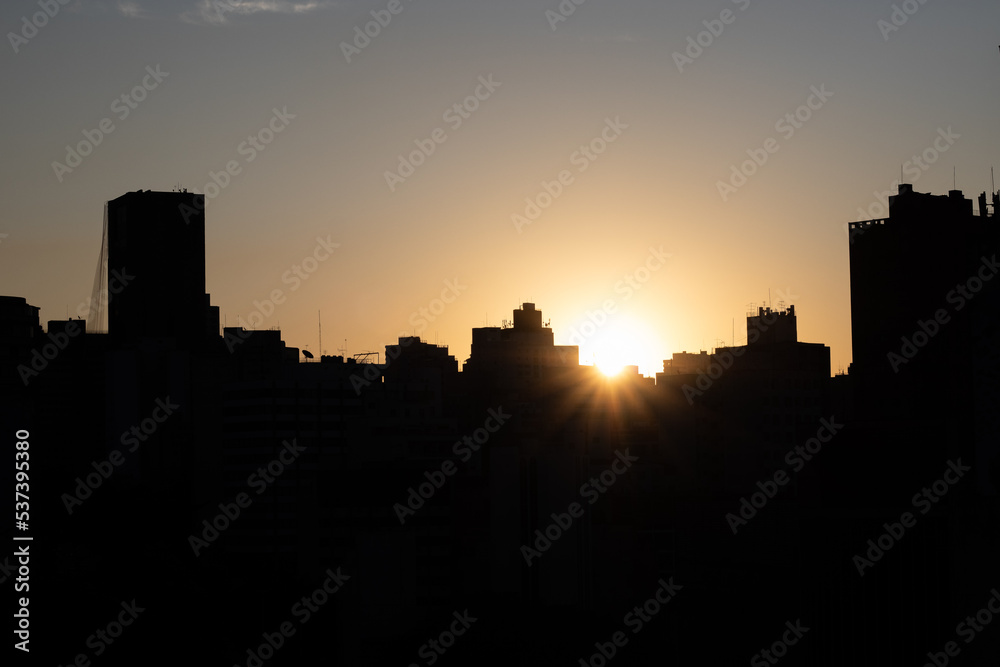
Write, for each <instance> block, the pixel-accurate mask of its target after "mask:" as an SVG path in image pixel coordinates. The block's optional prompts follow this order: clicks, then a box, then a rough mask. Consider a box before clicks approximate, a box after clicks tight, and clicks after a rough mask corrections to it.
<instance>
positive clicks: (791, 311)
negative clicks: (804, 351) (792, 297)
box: [747, 305, 799, 345]
mask: <svg viewBox="0 0 1000 667" xmlns="http://www.w3.org/2000/svg"><path fill="white" fill-rule="evenodd" d="M751 331H756V332H757V335H756V336H753V335H751V334H750V332H751ZM798 340H799V335H798V325H797V324H796V319H795V306H794V305H790V306H789V307H788V309H787V310H771V308H770V307H767V308H765V307H759V308H757V314H756V315H747V341H748V343H749V344H750V345H768V344H771V343H796V342H798Z"/></svg>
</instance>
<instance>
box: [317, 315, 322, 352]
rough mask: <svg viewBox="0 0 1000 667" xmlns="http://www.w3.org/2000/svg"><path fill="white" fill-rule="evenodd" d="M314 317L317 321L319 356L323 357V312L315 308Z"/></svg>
mask: <svg viewBox="0 0 1000 667" xmlns="http://www.w3.org/2000/svg"><path fill="white" fill-rule="evenodd" d="M316 318H317V320H318V322H319V358H320V359H321V360H322V359H323V312H322V311H319V310H317V311H316Z"/></svg>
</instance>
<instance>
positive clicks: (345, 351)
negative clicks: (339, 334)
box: [337, 338, 347, 359]
mask: <svg viewBox="0 0 1000 667" xmlns="http://www.w3.org/2000/svg"><path fill="white" fill-rule="evenodd" d="M337 352H343V353H344V355H343V356H344V358H345V359H346V358H347V339H346V338H345V339H344V347H341V348H338V349H337Z"/></svg>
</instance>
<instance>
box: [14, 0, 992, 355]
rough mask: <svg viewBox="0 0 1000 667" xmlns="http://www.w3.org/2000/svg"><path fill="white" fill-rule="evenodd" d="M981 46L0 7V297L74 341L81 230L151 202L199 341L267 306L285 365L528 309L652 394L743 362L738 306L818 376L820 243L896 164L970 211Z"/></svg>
mask: <svg viewBox="0 0 1000 667" xmlns="http://www.w3.org/2000/svg"><path fill="white" fill-rule="evenodd" d="M577 1H578V2H579V0H577ZM50 5H51V6H50ZM904 5H905V7H904ZM46 6H48V7H49V12H50V14H53V15H52V16H48V15H45V14H44V12H43V7H46ZM560 7H562V10H560ZM53 8H54V9H53ZM570 8H572V9H573V11H572V14H569V9H570ZM907 10H909V12H910V13H907ZM560 11H562V13H560ZM25 17H26V18H25ZM33 17H34V18H33ZM42 19H44V20H42ZM563 19H565V20H563ZM379 20H381V21H382V23H383V24H384V25H380V24H379V23H377V21H379ZM33 21H34V25H33V24H32V22H33ZM880 22H881V23H880ZM36 25H41V27H36ZM998 25H1000V4H998V3H997V2H996V0H964V1H963V0H956V1H952V2H948V3H945V2H941V1H937V2H935V1H927V2H925V3H923V4H920V3H919V2H917V1H916V0H910V1H909V2H907V3H897V4H896V5H894V4H893V3H892V2H889V1H888V0H880V1H875V2H871V1H868V2H861V1H859V0H848V1H844V2H829V1H825V2H820V1H818V0H806V1H802V0H799V1H796V2H792V1H791V0H769V1H766V2H765V1H764V0H736V1H733V0H715V1H714V2H694V1H684V2H672V3H665V2H654V1H652V0H624V1H618V2H608V1H602V0H586V1H585V2H583V3H582V4H580V5H579V6H577V5H575V4H573V3H572V2H571V1H570V0H564V1H563V3H562V5H560V3H559V2H558V0H545V1H542V2H524V1H523V0H505V1H503V2H497V1H493V2H486V1H484V0H462V1H460V2H459V1H458V0H371V1H366V2H356V1H354V0H342V1H339V2H323V1H312V2H309V1H303V2H286V1H283V0H253V1H247V2H238V1H237V0H218V1H214V0H213V1H204V0H203V1H200V2H195V1H186V0H181V1H170V2H166V1H163V2H152V1H148V0H146V1H143V0H135V1H129V2H113V1H97V0H75V1H71V2H69V3H67V4H66V5H62V4H59V2H58V0H42V1H41V2H39V1H38V0H34V1H31V2H29V1H26V0H10V1H8V2H4V3H3V5H2V9H0V27H2V28H3V32H4V34H5V40H4V41H5V44H4V45H3V47H0V49H2V50H3V54H2V56H0V88H2V90H3V91H4V97H3V99H4V102H3V110H4V111H3V120H4V122H3V125H2V129H0V133H2V136H3V159H2V161H0V192H2V199H3V202H4V211H3V215H2V217H0V294H4V295H12V296H22V297H25V298H26V299H27V300H28V302H29V303H31V304H33V305H35V306H39V307H41V309H42V310H41V317H42V320H43V323H44V322H45V321H48V320H50V319H63V318H65V317H66V314H67V312H68V313H69V314H70V315H71V316H75V315H76V314H77V313H78V308H79V307H80V304H81V303H85V302H86V300H87V299H88V298H89V296H90V294H91V288H92V286H93V280H94V272H95V268H96V263H97V257H98V252H99V249H100V243H101V227H102V216H103V210H104V203H105V202H106V201H108V200H110V199H114V198H116V197H118V196H120V195H122V194H124V193H126V192H129V191H135V190H138V189H143V190H148V189H152V190H171V189H173V188H175V187H176V186H180V187H182V188H187V189H188V190H190V191H194V192H199V193H206V194H207V195H209V197H210V199H209V202H208V210H207V225H206V227H207V233H206V236H207V244H206V245H207V266H208V270H207V288H208V291H209V292H210V293H211V295H212V302H213V304H215V305H218V306H220V307H221V310H222V313H223V317H224V318H225V320H226V322H227V323H228V324H229V325H230V326H233V325H235V324H236V323H237V321H238V318H243V320H244V321H245V320H246V318H247V317H248V316H249V315H250V313H251V312H252V311H254V310H255V306H254V301H255V300H256V301H258V302H262V301H264V300H265V299H268V298H270V295H271V294H272V292H274V291H275V290H281V294H282V299H281V303H280V304H279V305H277V306H276V307H275V308H274V311H273V313H272V314H271V315H270V317H267V318H266V319H265V321H264V324H263V325H262V328H269V327H280V328H281V330H282V332H283V338H284V340H285V341H286V342H287V343H288V344H289V345H291V346H296V347H300V348H307V349H309V350H311V351H313V352H314V353H315V352H316V351H317V350H318V340H317V312H318V311H322V322H323V348H324V351H325V352H326V353H328V354H339V352H338V349H339V348H342V347H344V345H345V339H346V349H347V350H348V353H349V354H352V355H353V354H355V353H358V352H364V351H369V350H371V351H380V352H381V351H384V346H385V345H386V344H390V343H393V342H395V340H396V338H397V337H398V336H400V335H409V334H411V333H416V334H418V335H420V336H422V337H423V338H424V339H425V340H429V341H430V342H438V343H440V344H447V345H449V347H450V349H451V353H452V354H454V355H455V356H456V357H457V358H458V359H459V362H460V363H461V362H464V361H465V360H466V359H467V358H468V355H469V347H470V343H471V329H472V328H473V327H479V326H483V325H484V324H486V323H489V324H491V325H499V324H500V323H501V321H502V320H504V319H509V318H510V317H511V312H512V310H513V309H514V308H516V307H517V306H518V304H519V303H521V302H524V301H531V302H534V303H535V304H537V307H538V308H540V309H541V310H542V312H543V318H544V319H545V320H551V326H552V328H553V330H554V332H555V338H556V342H557V343H558V344H570V343H573V344H576V343H580V344H581V354H580V357H581V361H584V362H588V363H589V362H591V361H593V360H594V359H595V355H596V358H597V360H598V361H601V360H602V359H603V360H604V361H607V360H608V359H612V360H618V361H623V362H624V361H628V362H630V363H635V364H638V365H639V366H640V370H641V371H642V372H643V373H646V374H652V373H655V372H657V371H659V370H662V362H663V359H665V358H669V357H670V355H671V354H672V353H673V352H679V351H681V350H686V351H689V352H694V351H697V350H699V349H711V348H713V347H715V346H716V345H720V344H723V342H724V344H729V343H731V342H732V338H733V321H734V319H735V339H736V343H737V344H739V343H740V342H741V340H745V336H746V331H745V319H744V318H745V316H746V311H747V307H748V305H749V304H764V303H765V302H766V301H767V299H768V293H769V290H770V295H771V301H772V303H773V304H774V306H775V307H777V305H778V303H779V301H784V302H785V304H788V303H794V304H795V306H796V311H797V312H798V325H799V339H800V340H803V341H806V342H822V343H825V344H827V345H829V346H830V348H831V351H832V352H831V357H832V366H833V368H832V370H833V371H834V372H836V371H837V370H838V369H839V368H844V369H846V368H847V365H848V364H849V363H850V361H851V328H850V324H851V323H850V299H849V295H850V284H849V273H848V270H849V264H848V236H847V233H846V230H845V224H846V223H847V222H849V221H854V220H859V219H867V218H870V217H879V216H882V215H884V214H885V209H884V208H883V207H882V204H881V203H880V201H879V197H880V196H881V195H880V193H882V192H883V191H887V190H889V189H890V188H893V187H894V186H895V183H896V181H897V180H898V179H899V177H900V170H901V167H902V168H903V171H904V177H905V180H906V181H907V182H911V183H913V184H914V187H915V189H916V190H917V191H920V192H932V193H935V194H945V193H946V192H947V191H948V190H950V189H951V188H952V184H953V174H954V173H955V172H957V186H958V188H959V189H961V190H963V191H964V192H965V195H966V196H967V197H970V198H974V197H975V196H976V195H977V194H978V193H979V192H981V191H984V190H989V189H990V187H991V184H990V167H991V166H992V165H994V164H997V166H1000V132H998V131H997V119H998V110H1000V52H998V48H997V45H998V44H1000V31H998V30H997V26H998ZM366 27H367V28H368V31H369V33H370V34H375V36H374V37H370V36H364V37H361V36H360V35H363V34H364V31H365V28H366ZM376 28H377V29H376ZM699 33H700V34H699ZM713 33H715V34H713ZM689 38H690V39H689ZM699 41H700V42H701V44H700V45H699ZM477 95H478V97H477ZM123 96H125V97H124V99H123ZM456 105H458V106H457V108H456ZM803 105H805V106H803ZM809 105H811V107H812V108H810V106H809ZM800 107H801V108H800ZM796 113H798V114H799V115H798V118H796V116H795V114H796ZM786 114H791V117H790V118H786ZM803 119H804V120H803ZM102 127H103V128H104V129H103V130H102V129H101V128H102ZM107 130H110V131H107ZM91 144H94V145H93V146H92V149H91ZM81 145H82V148H79V149H78V147H81ZM68 146H69V147H70V149H72V150H73V151H74V152H79V153H81V154H82V153H88V154H87V155H85V156H83V155H81V157H80V158H79V159H78V160H77V158H75V157H74V156H73V155H69V156H68V155H67V153H68V149H67V147H68ZM421 147H423V148H421ZM415 152H416V153H415ZM428 153H429V155H428ZM401 156H402V158H401ZM754 156H755V157H756V158H757V161H758V163H761V164H759V165H758V164H757V163H753V162H749V163H747V165H746V166H745V167H743V169H744V171H745V172H746V173H749V174H750V175H749V176H747V177H745V178H744V177H743V174H740V176H739V178H737V177H734V170H735V171H737V172H739V171H740V169H741V165H744V163H746V162H747V161H748V160H751V159H752V158H753V157H754ZM914 156H924V157H920V158H919V162H918V161H915V160H914ZM925 158H932V159H928V162H924V159H925ZM401 159H402V160H404V161H405V164H402V165H401ZM55 163H59V164H55ZM227 164H228V166H229V168H230V173H226V170H227ZM72 165H76V166H72ZM411 167H412V170H411ZM953 170H955V171H953ZM213 174H214V175H215V179H214V183H213ZM720 183H725V184H727V185H726V186H720ZM209 184H212V185H209ZM215 184H218V185H219V186H221V187H216V185H215ZM206 186H208V187H207V189H206ZM886 194H888V193H886ZM532 205H535V206H538V207H539V208H538V210H537V211H536V210H533V209H532ZM864 211H867V213H866V212H864ZM317 239H323V240H324V241H326V243H327V244H328V245H329V244H339V245H338V246H337V247H336V248H335V249H334V250H333V251H332V252H331V253H330V254H329V258H328V259H326V260H325V261H322V262H317V263H316V264H315V265H312V263H311V260H310V261H309V262H306V264H305V265H303V260H304V259H305V258H307V257H313V256H314V251H315V250H316V248H317V246H318V245H319V242H318V240H317ZM321 254H323V255H324V256H325V254H326V253H325V252H324V253H321ZM926 261H927V262H929V263H933V262H934V258H933V257H927V258H926ZM295 266H299V267H300V269H299V271H300V274H301V275H302V276H307V277H306V278H302V277H299V276H297V275H296V273H295V269H294V267H295ZM303 266H311V267H312V268H313V269H314V271H313V272H311V273H308V272H304V271H303V269H302V268H301V267H303ZM111 268H114V267H111ZM443 293H444V294H445V296H447V300H449V301H451V303H447V304H445V303H444V302H443V301H442V302H440V303H437V302H435V300H436V299H439V298H441V297H442V294H443ZM608 304H610V305H611V306H612V308H611V310H613V312H611V313H610V314H605V313H604V309H605V307H606V306H607V305H608ZM421 308H423V309H425V310H426V313H427V314H429V315H430V317H427V316H426V315H422V314H421ZM588 313H590V320H589V321H601V322H603V324H602V325H601V326H594V327H584V323H585V322H587V321H588ZM265 314H266V313H265ZM171 316H172V314H171V313H170V312H169V310H167V309H164V312H163V317H164V318H169V317H171ZM605 320H606V321H605ZM595 329H596V331H594V330H595ZM574 331H576V332H582V331H587V332H592V334H591V335H589V336H584V335H583V334H582V333H581V335H580V336H578V337H577V339H576V340H571V338H573V337H574ZM623 353H624V356H623Z"/></svg>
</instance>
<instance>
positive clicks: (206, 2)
mask: <svg viewBox="0 0 1000 667" xmlns="http://www.w3.org/2000/svg"><path fill="white" fill-rule="evenodd" d="M333 5H334V3H332V2H324V1H321V0H309V1H306V2H301V1H300V2H296V1H295V0H198V4H197V5H196V6H195V7H194V9H190V10H188V11H186V12H184V13H183V14H181V20H183V21H187V22H188V23H204V24H209V25H225V24H227V23H229V21H230V19H232V18H234V17H237V16H250V15H252V14H260V13H267V14H306V13H308V12H313V11H316V10H319V9H325V8H327V7H332V6H333Z"/></svg>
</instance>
